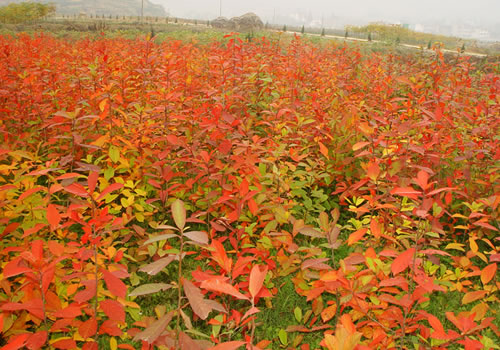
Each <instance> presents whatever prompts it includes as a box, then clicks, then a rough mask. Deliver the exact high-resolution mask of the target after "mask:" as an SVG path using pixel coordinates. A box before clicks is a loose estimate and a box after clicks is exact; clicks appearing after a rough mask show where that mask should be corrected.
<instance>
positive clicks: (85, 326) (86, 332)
mask: <svg viewBox="0 0 500 350" xmlns="http://www.w3.org/2000/svg"><path fill="white" fill-rule="evenodd" d="M96 332H97V321H96V319H95V318H91V319H89V320H87V321H85V322H82V324H80V327H78V333H80V335H81V336H82V337H83V338H85V339H86V338H90V337H92V336H93V335H94V334H95V333H96Z"/></svg>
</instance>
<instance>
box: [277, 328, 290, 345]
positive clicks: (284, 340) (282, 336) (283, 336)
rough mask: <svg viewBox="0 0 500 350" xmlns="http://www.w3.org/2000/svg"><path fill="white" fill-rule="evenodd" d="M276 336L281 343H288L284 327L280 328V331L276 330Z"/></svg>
mask: <svg viewBox="0 0 500 350" xmlns="http://www.w3.org/2000/svg"><path fill="white" fill-rule="evenodd" d="M278 337H279V338H280V342H281V344H283V345H285V346H286V345H288V336H287V333H286V331H285V330H284V329H280V331H279V332H278Z"/></svg>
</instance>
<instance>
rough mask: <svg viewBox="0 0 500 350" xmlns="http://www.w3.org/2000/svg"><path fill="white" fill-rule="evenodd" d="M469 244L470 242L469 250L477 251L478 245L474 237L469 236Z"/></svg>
mask: <svg viewBox="0 0 500 350" xmlns="http://www.w3.org/2000/svg"><path fill="white" fill-rule="evenodd" d="M469 244H470V250H472V251H473V252H474V253H477V250H478V246H477V243H476V240H475V239H474V238H472V237H470V238H469Z"/></svg>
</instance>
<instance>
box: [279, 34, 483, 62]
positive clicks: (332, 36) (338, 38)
mask: <svg viewBox="0 0 500 350" xmlns="http://www.w3.org/2000/svg"><path fill="white" fill-rule="evenodd" d="M277 32H278V31H277ZM286 33H287V34H298V35H302V33H300V32H290V31H287V32H286ZM307 35H310V36H318V37H319V36H322V35H320V34H310V33H308V34H307ZM323 37H324V38H329V39H337V40H346V41H355V42H356V41H357V42H370V41H369V40H367V39H358V38H352V37H347V38H346V37H343V36H338V35H323ZM371 42H372V43H381V44H386V42H385V41H380V40H372V41H371ZM399 46H403V47H408V48H411V49H418V50H421V49H423V50H424V51H429V52H434V51H433V50H429V49H427V48H426V47H421V46H418V45H410V44H399ZM441 51H442V52H446V53H454V54H456V53H457V51H453V50H448V49H441ZM462 55H465V56H473V57H487V56H488V55H486V54H483V53H477V52H464V53H462Z"/></svg>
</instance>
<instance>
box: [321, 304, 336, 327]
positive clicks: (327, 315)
mask: <svg viewBox="0 0 500 350" xmlns="http://www.w3.org/2000/svg"><path fill="white" fill-rule="evenodd" d="M336 313H337V304H333V305H330V306H328V307H327V308H325V309H324V310H323V311H321V319H322V320H323V322H325V323H326V322H328V321H330V320H331V319H332V318H333V316H335V314H336Z"/></svg>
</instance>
